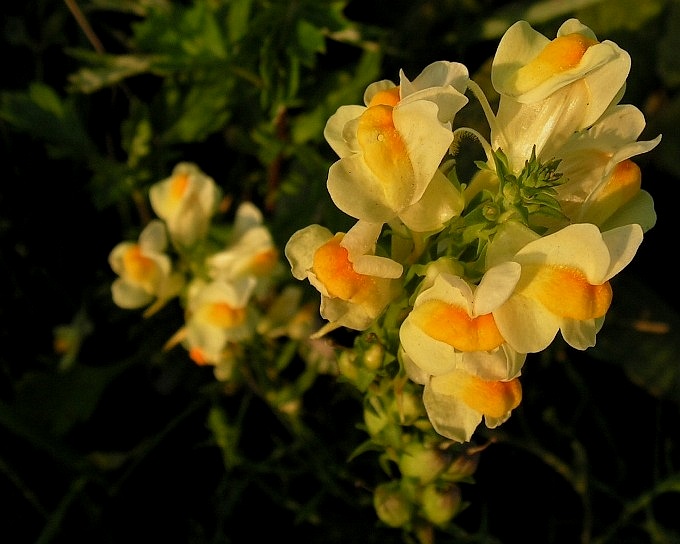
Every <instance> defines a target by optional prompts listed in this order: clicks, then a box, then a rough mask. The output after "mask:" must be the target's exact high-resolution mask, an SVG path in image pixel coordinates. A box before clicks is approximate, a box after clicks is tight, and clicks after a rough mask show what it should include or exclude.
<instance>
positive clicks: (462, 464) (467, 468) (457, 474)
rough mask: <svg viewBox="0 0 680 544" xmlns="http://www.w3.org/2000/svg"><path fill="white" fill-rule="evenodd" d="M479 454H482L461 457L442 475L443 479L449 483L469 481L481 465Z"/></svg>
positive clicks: (462, 455)
mask: <svg viewBox="0 0 680 544" xmlns="http://www.w3.org/2000/svg"><path fill="white" fill-rule="evenodd" d="M479 454H480V452H479V451H477V452H474V453H463V454H461V455H459V456H458V457H456V458H455V459H454V460H453V461H452V462H451V464H450V465H449V467H448V468H447V469H446V471H445V472H444V473H443V474H442V478H443V479H445V480H447V481H449V482H460V481H462V480H467V479H468V478H470V477H471V476H472V475H473V474H474V473H475V471H476V470H477V465H479Z"/></svg>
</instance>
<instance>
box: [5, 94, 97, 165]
mask: <svg viewBox="0 0 680 544" xmlns="http://www.w3.org/2000/svg"><path fill="white" fill-rule="evenodd" d="M75 104H76V99H75V98H74V97H68V98H65V99H62V98H61V97H60V96H59V95H58V94H57V92H56V91H55V90H54V89H52V88H51V87H49V86H47V85H44V84H42V83H32V84H31V86H30V87H29V89H28V91H27V92H6V93H2V94H0V119H3V120H5V121H7V122H8V123H9V124H10V125H12V126H13V127H14V128H15V129H16V130H18V131H19V132H23V133H26V134H28V135H29V136H31V137H33V138H36V139H38V140H41V141H43V142H45V143H46V144H47V149H48V151H49V152H50V155H51V156H52V157H54V158H64V157H70V158H75V159H77V160H80V161H83V160H85V161H91V160H93V156H95V155H97V154H98V152H97V149H96V147H95V145H94V144H93V142H92V141H91V140H90V137H89V136H88V134H87V131H86V130H85V127H84V126H83V124H82V122H81V120H80V118H79V117H78V115H77V114H76V105H75Z"/></svg>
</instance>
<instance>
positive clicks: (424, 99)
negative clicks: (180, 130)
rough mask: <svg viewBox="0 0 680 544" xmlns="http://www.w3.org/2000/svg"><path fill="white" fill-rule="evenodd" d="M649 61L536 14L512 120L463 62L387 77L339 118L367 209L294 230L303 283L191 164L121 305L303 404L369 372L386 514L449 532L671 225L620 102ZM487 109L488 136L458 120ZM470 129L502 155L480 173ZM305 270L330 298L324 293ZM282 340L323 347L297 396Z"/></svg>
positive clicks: (512, 91)
mask: <svg viewBox="0 0 680 544" xmlns="http://www.w3.org/2000/svg"><path fill="white" fill-rule="evenodd" d="M629 70H630V57H629V55H628V54H627V53H626V51H624V50H622V49H621V48H620V47H618V46H617V45H616V44H615V43H612V42H611V41H607V40H605V41H598V39H597V37H596V36H595V34H594V33H593V32H592V31H591V29H590V28H588V27H587V26H584V25H583V24H582V23H581V22H579V21H578V20H576V19H570V20H568V21H566V22H565V23H564V24H563V25H562V26H561V27H560V28H559V30H558V32H557V36H556V37H555V38H554V39H552V40H551V39H549V38H547V37H545V36H543V35H542V34H540V33H538V32H536V31H535V30H534V29H532V28H531V26H530V25H529V24H528V23H526V22H524V21H520V22H518V23H516V24H514V25H512V26H511V27H510V28H509V29H508V30H507V32H506V33H505V34H504V36H503V37H502V39H501V40H500V43H499V46H498V49H497V51H496V54H495V57H494V59H493V64H492V70H491V81H492V83H493V86H494V88H495V90H496V91H497V92H498V94H499V95H500V100H499V103H498V106H497V109H496V111H494V110H493V108H492V106H491V105H490V103H489V101H488V100H487V98H486V97H485V95H484V93H483V92H482V90H481V87H480V86H479V85H478V84H477V83H475V82H474V81H473V80H471V79H470V77H469V73H468V70H467V68H466V67H465V66H464V65H463V64H460V63H457V62H449V61H438V62H434V63H432V64H430V65H429V66H427V67H425V68H424V69H423V71H422V72H421V73H420V74H419V75H418V76H416V77H415V78H414V79H412V80H411V79H409V78H408V77H407V75H406V74H405V73H404V72H403V71H402V72H400V74H399V80H398V82H397V83H395V82H392V81H389V80H382V81H377V82H375V83H372V84H371V85H369V86H368V87H367V88H366V90H365V93H364V104H363V105H344V106H341V107H340V108H339V109H338V110H337V111H336V112H335V113H334V114H333V115H332V116H331V117H330V118H329V119H328V122H327V123H326V125H325V130H324V136H325V138H326V141H327V142H328V144H329V145H330V147H331V148H332V149H333V151H334V152H335V153H336V154H337V155H338V157H339V158H338V160H337V161H336V162H335V163H333V164H332V165H331V166H330V168H329V170H328V179H327V189H328V193H329V194H330V197H331V199H332V201H333V203H334V204H335V206H337V208H338V209H339V210H340V211H341V212H343V213H344V214H346V215H348V216H350V217H351V218H353V219H354V220H356V221H355V223H354V225H353V226H352V227H351V228H349V229H348V230H347V232H332V231H331V230H329V229H327V228H326V227H324V226H322V225H318V224H312V225H308V226H306V227H304V228H302V229H300V230H299V231H297V232H295V233H294V234H293V235H292V236H291V237H290V239H289V240H288V242H287V243H286V245H285V248H284V250H283V253H284V255H285V258H286V259H287V261H288V265H289V266H290V272H291V273H292V276H293V277H292V278H288V277H287V274H286V273H287V270H286V268H287V267H286V266H284V265H283V262H282V261H283V259H280V252H279V250H278V249H277V248H276V246H275V244H274V242H273V239H272V237H271V235H270V233H269V231H268V229H267V226H266V224H265V221H264V217H263V214H262V213H261V212H260V210H259V209H258V208H257V207H255V206H254V205H253V204H252V203H249V202H244V203H242V204H241V205H240V206H239V207H238V208H237V210H236V213H235V218H234V224H233V226H231V227H230V228H229V229H228V234H227V235H224V234H223V233H222V234H221V235H219V233H220V232H221V231H219V229H218V230H217V231H215V227H214V225H212V224H211V222H212V221H213V218H214V214H215V212H216V210H217V209H218V207H219V205H220V193H219V189H218V188H217V186H216V184H215V182H214V181H213V180H212V179H211V178H209V177H208V176H207V175H205V174H204V173H203V172H201V171H200V169H198V167H197V166H196V165H193V164H188V163H181V164H179V165H178V166H177V167H176V169H175V171H174V172H173V173H172V175H171V177H169V178H168V179H166V180H163V181H161V182H158V183H157V184H156V185H154V186H153V187H152V188H151V192H150V197H151V204H152V207H153V209H154V211H155V212H156V214H157V215H158V216H159V218H160V219H155V220H153V222H151V223H150V224H149V225H148V226H147V227H146V228H145V230H144V231H143V232H142V234H141V236H140V238H139V241H138V242H137V243H135V242H123V243H121V244H120V245H118V246H117V247H116V248H114V250H113V251H112V252H111V256H110V263H111V267H112V269H113V270H114V271H115V272H116V273H117V274H119V276H120V277H119V279H117V280H116V282H115V283H114V285H113V298H114V301H115V302H116V303H117V304H119V305H120V306H122V307H125V308H141V307H147V310H146V313H147V314H150V313H152V312H154V311H157V310H158V308H159V307H160V306H162V305H164V304H166V303H167V302H168V301H169V300H170V299H172V298H174V297H179V300H180V302H181V304H182V307H183V308H184V311H185V324H184V326H182V327H181V329H180V330H179V331H178V332H177V333H176V334H175V335H174V336H173V337H172V338H171V339H170V340H169V342H168V347H172V346H177V345H182V346H184V347H185V348H186V350H187V352H188V354H189V357H190V358H191V359H192V360H193V361H194V362H195V363H196V364H199V365H209V366H212V367H214V371H215V376H216V377H217V379H218V380H220V381H222V382H225V383H229V384H231V386H232V387H233V386H234V385H235V384H240V385H246V386H250V387H253V388H254V389H255V390H257V391H258V393H259V394H261V395H262V396H263V398H265V399H267V401H268V402H270V403H271V404H272V405H273V406H275V407H276V408H277V409H278V410H281V411H283V412H285V413H286V414H288V415H289V416H291V415H292V416H294V414H295V413H296V412H297V410H298V409H299V405H300V403H301V402H302V393H303V392H304V391H305V390H306V389H307V388H309V387H311V381H312V380H311V378H310V375H312V376H313V375H316V374H319V373H330V374H334V375H336V376H339V377H341V379H343V380H345V381H348V382H350V383H351V384H353V386H354V387H355V388H356V389H357V390H358V392H359V393H360V394H361V396H362V399H363V400H362V402H363V405H362V407H363V421H362V422H361V427H362V429H363V430H364V431H365V434H366V441H365V442H364V443H362V444H357V445H356V449H355V451H354V455H356V456H358V455H366V454H367V453H368V452H372V453H375V452H376V451H377V452H378V456H379V458H380V462H381V466H382V467H383V468H384V472H385V478H384V481H382V482H380V483H378V484H377V485H376V486H375V488H374V489H372V493H373V505H374V508H375V510H376V513H377V516H378V518H379V519H380V521H381V522H383V523H384V524H386V525H389V526H391V527H395V528H400V529H402V530H403V531H404V532H405V533H406V534H408V535H411V536H413V537H414V538H416V539H417V540H418V541H419V542H421V543H423V544H425V543H429V542H433V540H434V538H435V532H436V531H437V530H438V529H441V530H447V529H448V528H450V524H451V523H452V520H454V519H455V517H456V515H457V514H458V513H459V512H460V511H461V510H462V509H463V508H464V507H465V502H464V494H463V492H462V490H461V487H460V486H459V484H460V483H462V482H465V483H472V482H473V475H474V473H475V469H476V466H477V462H478V458H479V455H480V454H481V452H482V450H483V449H484V448H485V442H484V440H479V439H478V436H477V434H478V428H479V426H480V425H481V424H483V425H484V426H485V427H486V428H488V429H494V428H496V427H498V426H499V425H502V424H503V423H504V422H505V421H507V420H508V419H509V418H510V416H511V414H512V412H513V410H515V409H516V408H517V407H518V406H519V405H520V404H521V402H522V385H521V375H522V369H523V366H524V364H525V362H526V359H527V355H528V354H531V353H539V352H542V351H544V350H546V349H547V348H548V347H549V346H550V345H551V344H552V343H553V341H554V340H555V338H556V337H557V335H558V334H559V335H561V337H562V339H563V340H564V341H565V342H566V343H567V344H568V345H570V346H572V347H573V348H575V349H577V350H585V349H588V348H590V347H592V346H594V345H595V344H596V339H597V334H598V332H599V331H600V329H601V327H602V325H603V323H604V320H605V317H606V315H607V312H608V310H609V307H610V305H611V302H612V297H613V296H614V293H613V290H612V286H611V284H610V280H611V279H612V278H613V277H614V276H615V275H616V274H618V273H619V272H621V270H622V269H624V268H625V267H626V266H627V265H628V264H629V263H630V262H631V260H632V259H633V258H634V257H635V254H636V252H637V250H638V247H639V246H640V244H641V243H642V240H643V235H644V233H645V232H646V231H648V230H649V229H650V228H652V227H653V226H654V223H655V220H656V216H655V211H654V205H653V200H652V198H651V196H650V195H649V194H648V193H647V192H646V191H644V190H642V188H641V172H640V168H639V167H638V166H637V165H636V164H635V162H634V161H633V158H634V157H635V156H636V155H639V154H642V153H646V152H648V151H650V150H651V149H653V148H654V147H655V146H656V145H657V144H658V143H659V141H660V136H659V137H657V138H655V139H653V140H651V141H638V137H639V136H640V134H641V132H642V130H643V128H644V127H645V119H644V117H643V115H642V113H641V112H640V111H639V110H638V109H637V108H635V107H634V106H632V105H626V104H620V103H619V102H620V100H621V99H622V96H623V91H624V89H625V84H626V79H627V77H628V73H629ZM471 100H474V101H476V102H478V104H480V105H481V107H482V109H483V111H484V114H485V118H486V121H487V123H488V134H481V133H480V132H479V130H475V129H473V128H471V127H466V126H462V125H460V124H459V123H458V122H457V114H458V113H459V112H460V111H461V110H463V109H464V108H466V107H469V105H470V101H471ZM463 138H468V139H469V138H472V139H473V140H474V141H475V142H477V143H478V144H479V147H480V151H481V152H482V154H483V156H484V160H480V161H472V160H471V159H470V163H471V164H466V162H465V161H466V160H467V159H466V157H465V156H464V154H461V153H460V152H459V148H460V145H459V144H460V142H461V140H462V139H463ZM469 172H473V173H472V174H469ZM215 232H217V233H218V235H215ZM171 252H172V254H170V253H171ZM296 280H300V281H307V282H309V284H310V285H311V286H313V288H315V289H316V290H318V292H319V294H320V298H319V304H318V306H315V307H313V308H310V306H308V305H304V304H303V303H302V300H303V299H302V294H301V290H300V287H299V286H297V285H296V283H297V282H296ZM315 313H318V314H319V315H320V317H321V318H323V320H325V323H322V322H320V321H317V316H315V315H314V314H315ZM341 328H344V329H349V330H351V331H355V333H354V336H353V345H352V346H351V347H341V346H340V345H337V344H335V343H333V342H332V337H333V335H334V334H335V333H336V332H337V330H338V329H341ZM282 337H284V338H290V339H293V340H296V341H300V342H303V343H304V346H305V347H304V349H303V350H302V351H301V356H302V358H303V359H304V360H305V362H306V364H307V365H309V367H310V368H313V370H312V373H311V374H303V376H304V379H301V381H300V382H298V383H297V384H295V387H288V386H286V387H282V386H281V384H279V383H277V382H276V380H272V379H270V378H271V376H272V375H273V373H274V374H275V371H274V370H272V369H270V370H267V371H266V372H264V373H263V375H266V376H268V378H267V379H268V380H269V381H267V383H266V386H264V385H263V382H259V383H258V382H257V376H258V371H257V369H255V370H252V369H251V370H249V367H248V365H252V366H253V367H254V366H256V365H258V364H259V363H257V362H255V361H253V360H252V358H251V357H250V355H249V354H251V353H252V349H251V348H250V347H249V346H252V345H254V344H258V343H259V344H262V343H269V344H268V345H270V346H271V347H272V349H278V346H280V345H281V344H276V343H271V342H272V339H274V338H282ZM274 359H275V360H277V358H276V357H274ZM279 362H280V361H279ZM277 365H278V366H277ZM272 368H277V369H278V370H281V369H282V368H283V366H282V365H281V364H279V363H278V362H277V363H276V364H275V365H274V367H272Z"/></svg>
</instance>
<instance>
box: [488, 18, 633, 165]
mask: <svg viewBox="0 0 680 544" xmlns="http://www.w3.org/2000/svg"><path fill="white" fill-rule="evenodd" d="M629 70H630V56H629V55H628V53H627V52H626V51H624V50H623V49H621V48H620V47H619V46H618V45H616V44H615V43H613V42H611V41H608V40H605V41H603V42H599V41H598V40H597V38H596V36H595V34H594V33H593V32H592V30H591V29H590V28H588V27H587V26H585V25H583V24H582V23H581V22H580V21H578V20H577V19H569V20H568V21H566V22H565V23H564V24H562V26H560V28H559V30H558V31H557V37H556V38H555V39H554V40H552V41H551V40H549V39H548V38H546V37H545V36H543V35H542V34H540V33H539V32H537V31H535V30H534V29H532V28H531V26H530V25H529V24H528V23H527V22H526V21H519V22H517V23H515V24H514V25H512V26H511V27H510V28H509V29H508V30H507V31H506V33H505V34H504V35H503V37H502V39H501V41H500V43H499V45H498V49H497V51H496V55H495V56H494V60H493V65H492V70H491V80H492V83H493V85H494V88H495V89H496V90H497V91H498V93H499V94H500V95H501V99H500V103H499V106H498V112H497V114H496V116H495V120H492V122H491V128H492V131H491V146H492V148H493V149H497V148H499V147H500V148H501V149H502V150H503V151H504V153H505V154H506V156H507V157H508V159H509V161H510V165H511V167H512V168H513V169H514V170H517V171H519V170H521V169H522V167H523V166H524V162H525V161H526V160H528V159H529V157H530V156H531V152H532V149H533V148H534V146H535V148H536V156H537V157H538V158H539V159H540V160H549V159H552V158H553V157H554V156H558V153H557V151H558V150H559V148H560V147H561V146H562V145H563V144H564V142H565V141H566V140H567V139H568V138H569V137H571V135H572V134H573V133H574V132H576V131H579V130H583V129H585V128H588V127H590V126H591V125H593V124H594V123H595V122H596V121H597V120H598V119H599V118H600V117H601V116H602V114H603V113H604V112H605V111H606V110H607V109H608V108H609V107H610V106H613V105H614V104H616V103H617V102H618V100H620V98H621V96H622V92H623V89H624V87H625V82H626V78H627V77H628V72H629Z"/></svg>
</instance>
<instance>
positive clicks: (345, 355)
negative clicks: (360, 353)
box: [338, 350, 359, 383]
mask: <svg viewBox="0 0 680 544" xmlns="http://www.w3.org/2000/svg"><path fill="white" fill-rule="evenodd" d="M356 357H357V356H356V354H355V353H354V352H353V351H347V350H345V351H342V352H341V353H340V355H339V356H338V370H339V371H340V374H342V375H343V376H344V377H345V378H347V379H348V380H349V381H350V382H352V383H355V382H356V381H357V379H358V378H359V369H358V368H357V364H356Z"/></svg>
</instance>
